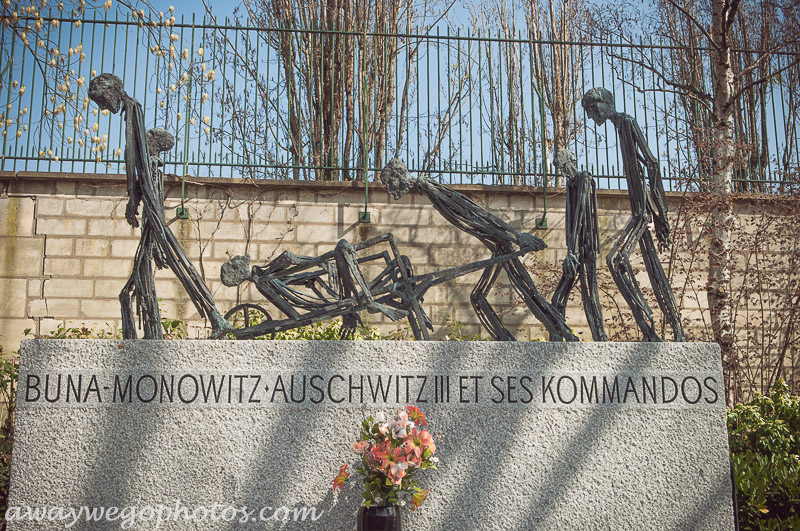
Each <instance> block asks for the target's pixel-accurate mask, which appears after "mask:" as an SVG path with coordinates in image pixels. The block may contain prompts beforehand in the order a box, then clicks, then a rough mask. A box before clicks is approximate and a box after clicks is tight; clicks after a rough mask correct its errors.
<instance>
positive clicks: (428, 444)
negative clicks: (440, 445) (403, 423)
mask: <svg viewBox="0 0 800 531" xmlns="http://www.w3.org/2000/svg"><path fill="white" fill-rule="evenodd" d="M410 439H411V442H410V443H409V447H410V446H411V445H414V446H418V447H419V448H421V451H422V452H424V451H425V450H427V449H430V451H431V453H432V454H433V453H436V444H435V443H434V442H433V437H431V434H430V432H428V431H427V430H417V429H416V428H414V429H413V430H412V431H411V435H410Z"/></svg>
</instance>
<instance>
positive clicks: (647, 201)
mask: <svg viewBox="0 0 800 531" xmlns="http://www.w3.org/2000/svg"><path fill="white" fill-rule="evenodd" d="M581 104H582V105H583V108H584V110H585V111H586V114H587V116H589V118H591V119H592V120H594V121H595V123H596V124H597V125H602V124H603V123H605V121H606V120H611V123H613V124H614V127H615V128H616V130H617V136H618V138H619V144H620V149H621V151H622V163H623V171H624V173H625V179H626V181H627V185H628V197H629V199H630V204H631V214H632V217H631V220H630V221H629V222H628V224H627V226H626V227H625V229H624V230H623V232H622V236H621V237H620V238H619V240H617V242H616V243H615V244H614V246H613V247H612V248H611V252H610V253H609V254H608V256H607V258H606V262H607V264H608V267H609V269H610V270H611V276H612V277H614V282H615V283H616V284H617V287H618V288H619V290H620V292H621V293H622V296H623V297H624V298H625V301H626V302H627V303H628V306H630V308H631V310H632V311H633V316H634V318H635V319H636V322H637V323H638V325H639V328H640V329H641V330H642V335H643V336H644V340H645V341H662V339H661V337H659V335H658V333H657V332H656V324H655V320H654V319H653V312H652V310H651V309H650V307H649V306H648V304H647V302H646V301H645V298H644V295H642V291H641V289H640V288H639V284H638V283H637V282H636V277H635V276H634V273H633V269H632V268H631V263H630V257H631V253H632V252H633V248H634V246H635V245H636V244H637V243H638V244H639V248H640V249H641V251H642V257H643V259H644V266H645V269H646V270H647V275H648V276H649V277H650V283H651V285H652V287H653V291H654V293H655V297H656V301H657V302H658V306H659V307H660V308H661V311H662V312H663V313H664V316H665V317H666V319H667V321H668V322H669V324H670V326H671V327H672V331H673V335H674V339H675V341H686V336H685V335H684V333H683V327H682V325H681V318H680V314H679V313H678V307H677V305H676V304H675V298H674V296H673V294H672V288H671V287H670V285H669V282H668V280H667V276H666V275H665V274H664V269H663V268H662V267H661V262H660V261H659V259H658V253H657V252H656V246H655V244H654V243H653V237H652V236H651V235H650V231H649V230H648V227H647V226H648V224H649V223H650V222H651V221H652V222H653V223H654V226H655V231H656V238H658V242H659V244H660V247H661V248H662V249H666V248H668V247H669V221H668V220H667V201H666V194H665V193H664V183H663V181H662V180H661V170H660V169H659V164H658V160H657V159H656V158H655V157H654V156H653V154H652V153H651V152H650V149H649V148H648V147H647V142H646V140H645V137H644V134H643V133H642V130H641V129H640V128H639V125H638V124H637V123H636V121H635V120H634V119H633V117H632V116H629V115H627V114H623V113H619V112H617V111H616V109H615V108H614V97H613V96H612V94H611V93H610V92H609V91H608V90H606V89H604V88H602V87H596V88H593V89H591V90H589V91H587V92H586V94H584V96H583V99H582V100H581ZM642 165H644V168H643V167H642ZM645 170H646V171H647V180H645ZM648 183H649V190H648Z"/></svg>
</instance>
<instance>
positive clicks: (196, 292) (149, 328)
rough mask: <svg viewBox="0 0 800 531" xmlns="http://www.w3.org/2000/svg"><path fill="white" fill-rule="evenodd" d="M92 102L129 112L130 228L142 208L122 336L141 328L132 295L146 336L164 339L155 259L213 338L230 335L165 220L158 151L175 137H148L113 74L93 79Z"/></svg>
mask: <svg viewBox="0 0 800 531" xmlns="http://www.w3.org/2000/svg"><path fill="white" fill-rule="evenodd" d="M89 98H90V99H91V100H92V101H94V102H95V103H97V105H98V106H99V107H100V109H103V110H106V109H108V110H109V111H111V112H112V113H114V114H116V113H117V112H118V111H120V109H121V110H122V112H124V113H125V172H126V174H127V178H128V204H127V207H126V208H125V218H126V219H127V221H128V223H129V224H130V225H131V226H133V227H138V226H139V221H138V220H137V218H136V216H137V214H138V210H139V204H140V203H141V204H142V205H143V208H142V239H141V241H140V243H139V248H138V249H137V250H136V257H135V259H134V264H133V271H132V272H131V276H130V278H129V279H128V281H127V282H126V283H125V286H124V287H123V289H122V292H121V293H120V295H119V299H120V304H121V306H122V337H124V338H125V339H136V324H135V323H134V320H133V311H132V308H131V293H133V296H134V298H135V300H136V313H137V315H138V316H139V318H140V319H141V321H142V322H143V328H144V338H145V339H161V338H162V333H161V317H160V314H159V310H158V299H157V298H156V291H155V281H154V279H153V268H152V264H151V260H154V261H155V263H156V267H158V268H159V269H162V268H163V267H165V266H166V267H169V268H170V269H171V270H172V271H173V273H175V276H177V277H178V280H179V281H180V282H181V284H183V287H184V288H185V289H186V292H187V293H188V295H189V298H190V299H191V300H192V303H194V306H195V308H197V311H198V312H200V315H201V316H203V317H204V318H206V319H208V320H209V321H210V322H211V327H212V336H213V337H218V336H220V335H222V334H224V333H226V332H228V331H231V330H232V327H231V326H230V325H229V324H228V322H227V321H225V319H224V318H223V317H222V315H221V314H220V313H219V311H218V310H217V308H216V304H215V303H214V297H213V296H212V295H211V291H210V290H209V289H208V286H206V284H205V282H203V279H202V278H201V277H200V275H199V274H198V273H197V270H195V268H194V266H193V265H192V263H191V262H190V261H189V259H188V258H187V257H186V253H184V251H183V248H182V247H181V245H180V243H179V242H178V239H177V238H176V237H175V235H174V234H173V233H172V231H171V230H170V228H169V226H168V225H167V222H166V219H165V217H164V187H163V183H162V174H161V172H160V170H159V169H158V165H159V164H160V159H159V158H158V153H159V152H160V151H164V150H168V149H170V148H171V147H172V145H173V144H174V139H173V138H172V135H170V134H169V133H167V132H166V131H164V130H152V131H148V132H147V134H145V128H144V113H143V112H142V106H141V105H140V104H139V102H138V101H136V100H135V99H133V98H131V97H130V96H128V94H127V93H126V92H125V89H124V87H123V85H122V81H121V80H120V79H119V78H118V77H117V76H115V75H113V74H100V75H99V76H97V77H95V78H94V79H92V81H91V83H90V84H89ZM148 148H149V151H148Z"/></svg>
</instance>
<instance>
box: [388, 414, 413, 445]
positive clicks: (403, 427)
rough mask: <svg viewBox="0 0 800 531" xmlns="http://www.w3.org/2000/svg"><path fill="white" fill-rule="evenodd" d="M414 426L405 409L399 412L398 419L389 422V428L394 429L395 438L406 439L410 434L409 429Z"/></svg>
mask: <svg viewBox="0 0 800 531" xmlns="http://www.w3.org/2000/svg"><path fill="white" fill-rule="evenodd" d="M413 427H414V423H413V422H412V421H410V420H408V413H406V412H405V411H400V412H399V413H397V420H394V421H392V422H390V423H389V429H390V430H392V436H394V438H395V439H404V438H405V437H406V436H407V435H408V430H410V429H411V428H413Z"/></svg>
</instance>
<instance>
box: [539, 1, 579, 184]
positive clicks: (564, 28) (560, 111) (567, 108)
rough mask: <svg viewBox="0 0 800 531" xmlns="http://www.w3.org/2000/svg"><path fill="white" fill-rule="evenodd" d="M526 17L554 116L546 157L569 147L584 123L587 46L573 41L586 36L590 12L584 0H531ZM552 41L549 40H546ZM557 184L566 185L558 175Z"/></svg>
mask: <svg viewBox="0 0 800 531" xmlns="http://www.w3.org/2000/svg"><path fill="white" fill-rule="evenodd" d="M527 4H528V6H527V7H528V10H527V13H526V20H527V22H528V30H529V31H530V35H531V39H532V41H533V46H532V52H533V64H534V70H533V75H534V77H535V80H536V84H537V85H538V87H539V89H540V91H541V93H542V97H543V98H544V101H545V106H546V107H547V109H548V110H549V111H550V116H551V119H552V122H553V124H552V128H553V131H552V137H551V139H549V141H548V142H547V147H546V149H545V152H544V158H545V160H547V161H549V160H550V158H551V157H550V155H549V149H548V148H552V149H553V152H554V153H555V152H557V151H559V150H564V149H568V147H569V144H570V142H572V141H574V139H575V134H576V131H577V128H578V127H579V126H580V124H581V123H582V122H581V120H575V118H574V117H575V116H576V114H575V108H576V105H577V103H578V101H579V100H580V98H581V96H582V95H583V86H582V85H581V83H580V82H579V79H580V73H581V68H582V67H583V64H584V62H585V60H586V51H585V50H586V48H585V47H583V46H576V45H573V44H569V43H570V42H580V41H582V40H583V39H584V38H585V36H586V29H587V25H588V20H589V19H588V15H587V11H586V5H585V3H584V1H583V0H571V1H570V0H558V1H556V0H547V1H546V2H545V1H544V0H527ZM544 41H549V42H544ZM555 185H556V186H563V185H564V178H563V176H561V175H558V176H557V177H556V180H555Z"/></svg>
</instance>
